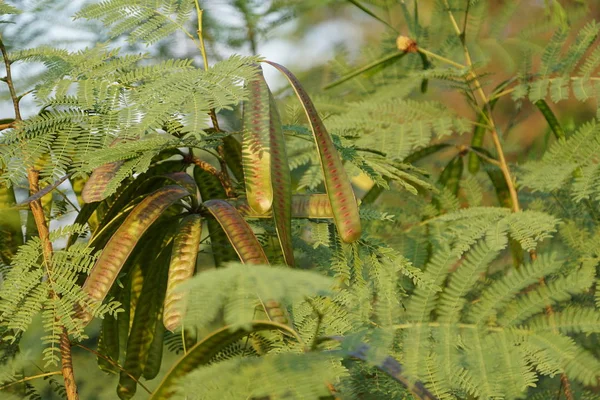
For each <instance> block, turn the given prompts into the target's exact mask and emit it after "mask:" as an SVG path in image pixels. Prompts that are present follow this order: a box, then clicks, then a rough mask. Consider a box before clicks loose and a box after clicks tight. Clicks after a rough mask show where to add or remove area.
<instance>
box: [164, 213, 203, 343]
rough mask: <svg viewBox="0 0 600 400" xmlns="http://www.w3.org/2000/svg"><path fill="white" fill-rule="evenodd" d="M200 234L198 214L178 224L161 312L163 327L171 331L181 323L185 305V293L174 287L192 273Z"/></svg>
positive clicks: (200, 227)
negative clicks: (163, 305)
mask: <svg viewBox="0 0 600 400" xmlns="http://www.w3.org/2000/svg"><path fill="white" fill-rule="evenodd" d="M201 236H202V219H201V217H200V215H198V214H192V215H189V216H187V217H185V218H184V219H183V220H182V221H181V223H180V224H179V232H178V233H177V236H176V237H175V241H174V243H173V252H172V254H171V264H170V266H169V280H168V283H167V293H166V295H165V307H164V312H163V323H164V325H165V328H167V329H168V330H170V331H172V332H173V331H175V329H177V328H178V327H179V326H180V325H181V320H182V317H183V311H184V307H185V293H182V292H178V291H177V290H176V289H177V287H178V286H179V285H180V284H181V283H182V282H185V281H186V280H188V279H189V278H190V277H191V276H192V275H194V269H195V268H196V258H197V256H198V246H199V245H200V237H201Z"/></svg>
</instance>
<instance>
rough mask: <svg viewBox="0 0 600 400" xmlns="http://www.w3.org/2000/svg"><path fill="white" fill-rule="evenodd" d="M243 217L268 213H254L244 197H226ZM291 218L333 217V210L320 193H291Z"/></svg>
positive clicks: (261, 215) (324, 195)
mask: <svg viewBox="0 0 600 400" xmlns="http://www.w3.org/2000/svg"><path fill="white" fill-rule="evenodd" d="M227 202H229V203H230V204H232V205H233V206H234V207H235V208H237V210H238V211H239V212H240V214H242V215H243V216H245V217H248V218H270V217H271V215H270V214H257V213H255V212H254V211H253V210H252V209H251V208H250V206H248V202H247V201H246V200H245V199H228V200H227ZM291 212H292V214H291V215H292V218H310V219H333V211H332V210H331V203H330V202H329V197H328V196H327V195H326V194H322V193H313V194H295V195H292V207H291Z"/></svg>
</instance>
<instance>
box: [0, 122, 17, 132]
mask: <svg viewBox="0 0 600 400" xmlns="http://www.w3.org/2000/svg"><path fill="white" fill-rule="evenodd" d="M14 126H15V123H14V122H9V123H8V124H0V131H3V130H5V129H10V128H12V127H14Z"/></svg>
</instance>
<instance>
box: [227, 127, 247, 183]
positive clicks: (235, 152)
mask: <svg viewBox="0 0 600 400" xmlns="http://www.w3.org/2000/svg"><path fill="white" fill-rule="evenodd" d="M223 153H224V154H225V162H226V163H227V166H228V167H229V169H230V170H231V172H232V173H233V176H235V179H237V181H238V182H241V183H243V182H244V167H243V164H242V145H241V144H240V142H239V141H238V140H237V139H236V138H234V137H233V136H231V135H230V136H225V137H224V138H223Z"/></svg>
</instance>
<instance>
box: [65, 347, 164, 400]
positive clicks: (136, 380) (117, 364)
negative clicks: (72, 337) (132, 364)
mask: <svg viewBox="0 0 600 400" xmlns="http://www.w3.org/2000/svg"><path fill="white" fill-rule="evenodd" d="M75 346H77V347H80V348H82V349H83V350H85V351H88V352H90V353H92V354H94V355H95V356H96V357H100V358H102V359H103V360H106V362H108V363H109V364H111V365H114V366H115V367H117V368H118V369H119V371H122V372H124V373H126V374H127V376H129V377H130V378H131V379H133V380H134V381H135V383H137V384H138V385H140V386H141V387H142V388H143V389H144V390H145V391H146V392H148V394H152V391H151V390H150V389H148V388H147V387H146V386H144V384H143V383H142V382H140V380H139V379H136V378H135V377H134V376H133V375H131V374H130V373H129V371H127V370H126V369H125V368H123V367H121V366H120V365H119V363H117V362H116V361H114V360H113V359H112V358H110V357H107V356H105V355H104V354H100V353H98V352H97V351H96V350H92V349H90V348H89V347H87V346H84V345H82V344H81V343H76V344H75Z"/></svg>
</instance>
